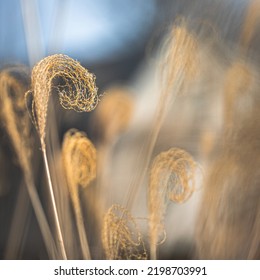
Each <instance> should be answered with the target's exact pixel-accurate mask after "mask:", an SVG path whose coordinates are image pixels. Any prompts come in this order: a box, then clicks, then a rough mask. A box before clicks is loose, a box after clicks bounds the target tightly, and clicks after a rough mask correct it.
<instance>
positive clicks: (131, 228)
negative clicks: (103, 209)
mask: <svg viewBox="0 0 260 280" xmlns="http://www.w3.org/2000/svg"><path fill="white" fill-rule="evenodd" d="M102 243H103V247H104V250H105V256H106V259H108V260H146V259H147V252H146V249H145V245H144V241H143V238H142V235H141V232H140V230H139V228H138V226H137V223H136V221H135V219H134V218H133V217H132V215H131V214H130V212H129V211H128V210H127V209H125V208H124V207H122V206H120V205H117V204H113V205H112V206H111V207H110V208H109V209H108V211H107V213H106V214H105V216H104V222H103V228H102Z"/></svg>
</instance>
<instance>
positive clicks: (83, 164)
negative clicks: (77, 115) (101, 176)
mask: <svg viewBox="0 0 260 280" xmlns="http://www.w3.org/2000/svg"><path fill="white" fill-rule="evenodd" d="M62 155H63V162H64V166H65V170H66V173H67V177H68V181H73V182H72V185H76V186H82V187H87V186H88V185H89V184H90V182H91V181H92V180H94V179H95V178H96V173H97V170H96V169H97V167H96V165H97V163H96V158H97V155H96V148H95V147H94V145H93V144H92V142H91V141H90V140H89V139H88V138H87V136H86V134H85V133H84V132H80V131H77V130H76V129H70V130H69V131H68V132H67V133H66V134H65V136H64V140H63V145H62ZM69 177H70V178H69Z"/></svg>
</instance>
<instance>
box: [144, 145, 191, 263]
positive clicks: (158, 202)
mask: <svg viewBox="0 0 260 280" xmlns="http://www.w3.org/2000/svg"><path fill="white" fill-rule="evenodd" d="M196 170H197V164H196V162H195V161H194V159H193V158H192V156H191V155H190V154H189V153H188V152H186V151H184V150H182V149H178V148H172V149H170V150H168V151H166V152H161V153H160V154H159V155H157V156H156V157H155V159H154V161H153V163H152V166H151V170H150V182H149V193H148V196H149V198H148V208H149V227H150V229H149V233H150V254H151V259H156V247H157V244H159V243H160V238H161V236H162V235H163V234H165V232H164V216H165V212H166V207H167V204H168V202H169V201H173V202H176V203H183V202H185V201H186V200H187V199H188V198H189V197H190V196H191V195H192V193H193V192H194V190H195V183H196V180H195V176H196Z"/></svg>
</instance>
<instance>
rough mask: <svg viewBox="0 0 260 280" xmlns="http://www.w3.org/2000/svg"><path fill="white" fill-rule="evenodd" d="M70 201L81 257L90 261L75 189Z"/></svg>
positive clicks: (77, 193) (77, 194)
mask: <svg viewBox="0 0 260 280" xmlns="http://www.w3.org/2000/svg"><path fill="white" fill-rule="evenodd" d="M71 199H72V203H73V206H74V212H75V216H76V224H77V229H78V234H79V240H80V245H81V251H82V255H83V258H84V259H86V260H91V255H90V250H89V244H88V239H87V235H86V231H85V226H84V222H83V215H82V211H81V207H80V200H79V192H78V190H77V188H76V189H74V191H73V193H72V192H71Z"/></svg>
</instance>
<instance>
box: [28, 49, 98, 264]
mask: <svg viewBox="0 0 260 280" xmlns="http://www.w3.org/2000/svg"><path fill="white" fill-rule="evenodd" d="M56 79H59V80H56ZM55 82H57V84H56V83H55ZM31 86H32V89H31V90H30V91H28V92H27V93H26V96H27V97H28V96H29V95H30V94H31V95H32V97H33V100H32V116H33V120H34V124H35V126H36V128H37V131H38V133H39V137H40V141H41V148H42V153H43V159H44V165H45V169H46V174H47V179H48V186H49V191H50V195H51V201H52V205H53V213H54V220H55V224H56V229H57V239H58V247H59V249H60V253H61V255H62V258H63V259H67V254H66V250H65V246H64V240H63V235H62V232H61V226H60V221H59V215H58V211H57V206H56V202H55V197H54V191H53V184H52V180H51V174H50V170H49V163H48V159H47V154H46V143H45V135H46V122H47V112H48V103H49V99H50V96H51V93H52V91H53V90H54V89H55V90H57V92H58V95H59V101H60V104H61V105H62V106H63V107H64V108H65V109H73V110H75V111H77V112H89V111H91V110H93V109H95V107H96V105H97V103H98V101H99V96H98V94H97V87H96V85H95V76H94V75H93V74H91V73H89V72H88V70H87V69H85V68H84V67H82V66H81V65H80V64H79V63H78V62H77V61H75V60H73V59H72V58H70V57H68V56H66V55H62V54H57V55H52V56H48V57H46V58H44V59H42V60H41V61H40V62H38V63H37V64H36V65H35V66H34V68H33V70H32V85H31Z"/></svg>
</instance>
